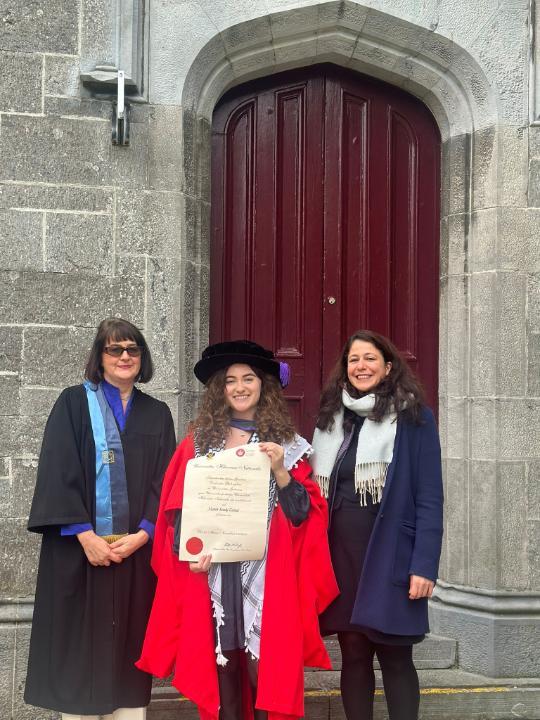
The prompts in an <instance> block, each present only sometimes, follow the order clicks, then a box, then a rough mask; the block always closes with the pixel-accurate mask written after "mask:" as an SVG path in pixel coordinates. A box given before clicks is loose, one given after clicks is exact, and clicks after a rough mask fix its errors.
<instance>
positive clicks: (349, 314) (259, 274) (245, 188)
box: [210, 65, 440, 436]
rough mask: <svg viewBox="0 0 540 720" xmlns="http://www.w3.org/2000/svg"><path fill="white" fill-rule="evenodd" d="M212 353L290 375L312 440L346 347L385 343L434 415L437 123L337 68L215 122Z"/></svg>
mask: <svg viewBox="0 0 540 720" xmlns="http://www.w3.org/2000/svg"><path fill="white" fill-rule="evenodd" d="M212 152H213V155H212V246H211V295H210V340H211V342H218V341H219V340H228V339H237V338H250V339H253V340H255V341H257V342H259V343H261V344H263V345H265V346H267V347H270V348H272V349H273V350H274V352H276V354H277V356H278V357H279V358H280V359H283V360H286V361H287V362H288V363H289V364H290V365H291V369H292V382H291V384H290V386H289V388H288V389H287V396H288V397H289V400H290V404H291V409H292V411H293V414H294V415H295V417H296V420H297V422H298V426H299V428H300V429H301V431H302V432H303V433H305V434H306V435H307V436H310V435H311V432H312V429H313V425H314V422H315V417H316V413H317V407H318V400H319V394H320V390H321V387H322V383H323V382H324V379H325V377H326V376H327V374H328V372H329V370H330V368H331V366H332V365H333V363H334V362H335V360H336V358H337V356H338V354H339V350H340V348H341V346H342V345H343V343H344V341H345V340H346V338H347V337H348V336H349V335H350V334H351V333H352V332H354V331H355V330H357V329H360V328H369V329H373V330H376V331H378V332H381V333H383V334H385V335H388V336H390V337H391V338H392V339H393V340H394V341H395V342H396V344H397V345H398V347H399V348H400V349H401V350H402V351H404V352H405V354H406V355H407V357H408V359H409V362H410V363H411V365H412V367H413V368H414V369H415V370H416V372H417V373H418V374H419V375H420V377H421V378H422V380H423V382H424V384H425V386H426V389H427V393H428V398H429V402H430V404H431V405H432V406H433V407H436V405H437V368H438V288H439V281H438V252H439V155H440V138H439V133H438V129H437V126H436V125H435V122H434V120H433V118H432V116H431V115H430V114H429V112H428V111H427V109H426V108H425V107H424V106H423V105H422V104H421V103H420V102H419V101H418V100H416V99H415V98H412V97H410V96H409V95H407V94H405V93H403V92H401V91H399V90H397V89H396V88H394V87H392V86H390V85H387V84H385V83H381V82H378V81H375V80H372V79H370V78H366V77H364V76H361V75H357V74H355V73H352V72H348V71H345V70H343V69H341V68H337V67H335V66H328V65H326V66H317V67H314V68H310V69H308V70H302V71H294V72H290V73H283V74H280V75H275V76H273V77H271V78H265V79H264V80H259V81H256V82H253V83H250V84H249V85H244V86H241V87H237V88H235V89H234V90H232V91H230V92H229V93H227V95H225V96H224V98H223V99H222V100H221V101H220V103H219V105H218V106H217V108H216V110H215V113H214V120H213V147H212Z"/></svg>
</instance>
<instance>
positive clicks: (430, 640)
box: [325, 635, 457, 670]
mask: <svg viewBox="0 0 540 720" xmlns="http://www.w3.org/2000/svg"><path fill="white" fill-rule="evenodd" d="M325 645H326V648H327V650H328V654H329V655H330V659H331V660H332V667H333V668H334V670H340V669H341V652H340V650H339V643H338V641H337V637H336V636H335V635H331V636H330V637H327V638H326V639H325ZM456 654H457V643H456V641H455V640H452V639H451V638H445V637H441V636H439V635H426V639H425V640H424V641H423V642H421V643H419V644H418V645H415V646H414V664H415V665H416V667H417V669H418V670H429V669H435V670H440V669H444V668H451V667H454V666H455V665H456ZM375 667H378V663H377V662H375Z"/></svg>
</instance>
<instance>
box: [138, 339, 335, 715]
mask: <svg viewBox="0 0 540 720" xmlns="http://www.w3.org/2000/svg"><path fill="white" fill-rule="evenodd" d="M283 369H284V368H283V367H282V366H281V365H280V363H279V362H277V361H276V360H275V359H274V356H273V353H271V352H270V351H268V350H265V349H264V348H262V347H261V346H260V345H257V344H256V343H252V342H249V341H236V342H225V343H218V344H216V345H211V346H210V347H208V348H207V349H206V350H205V351H204V353H203V356H202V359H201V360H200V361H199V362H198V363H197V365H196V366H195V375H196V376H197V378H198V379H199V380H201V382H203V383H204V384H205V386H206V389H205V393H204V396H203V400H202V404H201V408H200V411H199V414H198V416H197V418H196V419H195V421H194V422H193V423H192V425H191V427H190V432H189V434H188V435H187V437H186V438H185V439H184V440H183V441H182V443H181V444H180V446H179V447H178V449H177V451H176V453H175V455H174V457H173V459H172V461H171V464H170V466H169V468H168V471H167V473H166V476H165V480H164V485H163V491H162V495H161V502H160V510H159V516H158V521H157V526H156V535H155V541H154V550H153V556H152V565H153V568H154V570H155V572H156V574H157V576H158V584H157V590H156V596H155V599H154V605H153V608H152V612H151V615H150V621H149V624H148V629H147V633H146V639H145V643H144V647H143V652H142V656H141V659H140V660H139V662H138V663H137V666H138V667H139V668H140V669H142V670H145V671H147V672H150V673H153V674H154V675H157V676H159V677H167V676H168V675H169V674H170V673H171V672H172V671H173V670H174V675H173V684H174V685H175V687H176V688H178V690H179V691H180V692H181V693H182V694H183V695H185V696H186V697H187V698H189V699H190V700H192V701H193V702H194V703H195V704H196V705H197V706H198V708H199V712H200V715H201V717H202V718H203V720H206V719H208V720H209V719H210V718H218V716H219V718H220V720H240V719H241V718H244V717H245V718H250V717H253V716H255V718H262V717H266V716H268V718H269V720H278V719H279V718H286V717H290V718H291V719H292V718H299V717H302V716H303V715H304V674H303V669H304V666H312V667H320V668H329V667H330V661H329V658H328V655H327V652H326V649H325V647H324V644H323V642H322V640H321V637H320V634H319V626H318V615H319V614H320V613H321V612H322V611H323V610H324V609H325V608H326V607H327V605H328V604H329V603H330V602H331V601H332V600H333V598H334V597H335V596H336V595H337V592H338V590H337V585H336V582H335V578H334V574H333V571H332V567H331V563H330V555H329V551H328V541H327V522H328V513H327V507H326V502H325V501H324V499H323V498H322V497H321V495H320V492H319V489H318V486H317V485H316V483H315V482H314V481H313V480H312V479H311V467H310V466H309V464H308V462H307V460H306V458H307V457H308V456H309V454H310V452H311V447H310V446H309V444H308V443H307V441H306V440H304V438H301V437H300V436H299V435H297V434H296V433H295V431H294V426H293V424H292V421H291V418H290V415H289V412H288V409H287V405H286V402H285V399H284V396H283V393H282V390H281V384H283V383H284V382H285V379H286V378H285V377H284V373H283ZM248 442H257V443H259V445H260V449H261V451H262V452H265V453H266V454H267V455H268V457H269V460H270V465H271V469H272V475H271V481H270V497H269V506H268V534H267V546H266V552H265V556H264V558H263V559H262V560H258V561H250V562H242V563H240V562H238V563H234V562H233V563H212V562H211V556H202V557H201V558H200V559H199V561H198V562H196V563H188V562H185V561H180V560H179V559H178V543H179V533H180V526H181V519H182V499H183V485H184V476H185V470H186V464H187V462H188V461H189V460H190V459H192V458H193V457H195V456H197V455H202V454H206V453H208V452H210V451H213V452H219V451H220V450H224V449H228V448H232V447H237V446H239V445H243V444H246V443H248Z"/></svg>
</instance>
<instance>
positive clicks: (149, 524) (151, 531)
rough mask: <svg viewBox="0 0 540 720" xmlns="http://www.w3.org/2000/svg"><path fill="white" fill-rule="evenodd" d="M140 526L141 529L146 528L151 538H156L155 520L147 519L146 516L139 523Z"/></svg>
mask: <svg viewBox="0 0 540 720" xmlns="http://www.w3.org/2000/svg"><path fill="white" fill-rule="evenodd" d="M139 528H140V529H141V530H144V531H145V532H146V533H148V537H149V538H150V540H153V539H154V530H155V528H156V526H155V525H154V523H153V522H150V520H147V519H146V518H143V519H142V520H141V522H140V523H139Z"/></svg>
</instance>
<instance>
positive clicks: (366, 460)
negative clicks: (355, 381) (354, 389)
mask: <svg viewBox="0 0 540 720" xmlns="http://www.w3.org/2000/svg"><path fill="white" fill-rule="evenodd" d="M342 401H343V405H344V406H345V407H346V408H348V409H349V410H352V412H354V413H356V414H357V415H360V416H362V417H364V418H365V420H364V423H363V425H362V427H361V428H360V434H359V436H358V447H357V450H356V462H355V466H354V486H355V488H356V492H357V493H358V499H359V501H360V505H366V504H367V497H366V493H370V495H371V497H372V499H373V502H380V501H381V499H382V493H383V489H384V484H385V482H386V473H387V472H388V466H389V465H390V463H391V462H392V456H393V454H394V442H395V439H396V428H397V422H396V419H397V415H396V413H395V412H391V413H389V414H388V415H385V416H384V417H383V419H382V420H381V421H380V422H375V421H373V420H370V419H369V418H368V415H369V414H370V413H371V412H372V410H373V408H374V407H375V395H373V394H371V395H364V396H363V397H361V398H357V399H355V398H352V397H351V396H350V395H349V393H348V392H347V391H346V390H343V395H342ZM344 437H345V436H344V432H343V408H341V409H340V411H339V412H338V413H336V415H335V416H334V427H333V428H332V430H330V431H328V430H319V429H318V428H316V429H315V434H314V435H313V457H312V464H313V469H314V471H315V480H316V481H317V483H318V485H319V487H320V488H321V493H322V494H323V495H324V497H326V498H327V497H328V492H329V487H330V476H331V474H332V470H333V469H334V465H335V464H336V458H337V454H338V452H339V449H340V447H341V446H342V444H343V440H344Z"/></svg>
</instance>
